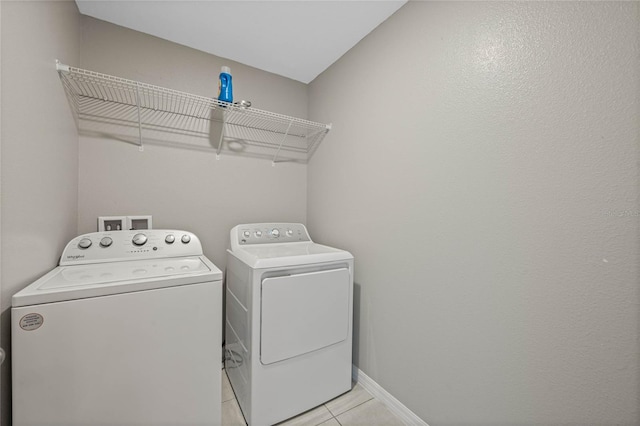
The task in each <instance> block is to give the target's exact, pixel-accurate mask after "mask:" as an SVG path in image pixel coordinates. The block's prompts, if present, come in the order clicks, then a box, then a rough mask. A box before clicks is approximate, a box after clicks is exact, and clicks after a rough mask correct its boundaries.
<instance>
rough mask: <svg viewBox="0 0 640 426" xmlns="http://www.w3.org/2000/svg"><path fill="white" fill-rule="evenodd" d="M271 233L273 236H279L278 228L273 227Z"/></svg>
mask: <svg viewBox="0 0 640 426" xmlns="http://www.w3.org/2000/svg"><path fill="white" fill-rule="evenodd" d="M271 235H273V237H274V238H278V237H279V236H280V230H278V229H276V228H273V229H272V230H271Z"/></svg>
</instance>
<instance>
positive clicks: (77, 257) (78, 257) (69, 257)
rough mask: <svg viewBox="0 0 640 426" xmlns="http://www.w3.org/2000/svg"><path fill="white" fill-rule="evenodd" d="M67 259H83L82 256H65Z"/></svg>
mask: <svg viewBox="0 0 640 426" xmlns="http://www.w3.org/2000/svg"><path fill="white" fill-rule="evenodd" d="M67 259H72V260H76V259H84V254H75V255H67Z"/></svg>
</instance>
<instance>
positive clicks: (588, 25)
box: [307, 2, 640, 426]
mask: <svg viewBox="0 0 640 426" xmlns="http://www.w3.org/2000/svg"><path fill="white" fill-rule="evenodd" d="M639 29H640V17H639V6H638V3H637V2H629V3H626V2H612V3H600V2H575V3H572V2H530V3H515V2H495V3H484V2H469V3H461V2H409V3H408V4H407V5H405V6H404V7H403V8H401V9H400V10H399V11H398V12H397V13H396V14H395V15H394V16H392V17H391V18H390V19H389V20H387V21H386V22H384V23H383V24H382V25H381V26H380V27H378V28H377V29H376V30H375V31H374V32H373V33H372V34H370V35H369V36H368V37H366V38H365V39H364V40H363V41H362V42H360V43H359V44H358V45H357V46H356V47H355V48H353V49H352V50H351V51H349V52H348V53H347V54H346V55H344V56H343V57H342V58H341V59H340V60H339V61H338V62H337V63H335V64H334V65H333V66H332V67H330V68H329V69H328V70H327V71H325V72H324V73H323V74H322V75H321V76H320V77H319V78H317V79H316V80H315V81H314V82H313V83H312V84H311V86H310V93H309V99H310V107H309V114H310V119H312V120H316V121H326V122H330V121H331V122H333V125H334V126H333V130H332V132H331V133H330V134H329V136H328V137H327V138H326V139H325V142H324V143H323V145H322V146H320V148H319V150H318V151H317V152H316V155H315V157H314V158H313V159H312V161H311V163H310V164H309V166H308V180H309V187H308V200H309V201H308V208H307V211H308V223H309V227H310V232H311V234H312V235H314V236H315V237H316V239H318V240H320V242H324V243H327V244H330V245H336V246H339V247H343V248H346V249H348V250H350V251H351V252H352V253H353V254H354V255H355V259H356V262H355V265H356V267H355V270H356V276H355V279H356V318H355V324H356V325H355V327H356V330H355V331H356V333H357V336H356V342H355V354H354V355H355V362H356V364H357V365H358V367H359V368H360V369H362V370H363V371H364V372H365V373H366V374H367V375H369V376H371V377H372V378H373V379H374V380H376V381H377V382H378V383H379V384H380V385H382V386H383V387H384V388H385V389H386V390H388V391H389V392H391V393H392V394H393V395H394V396H395V397H397V398H398V399H399V400H400V401H402V402H403V403H404V404H405V405H407V406H408V407H409V408H410V409H412V410H413V411H414V412H415V413H416V414H418V415H419V416H420V417H422V418H423V419H424V420H425V421H427V422H428V423H429V424H430V425H432V426H436V425H462V424H468V425H498V424H501V425H524V424H527V425H532V424H536V425H537V424H540V425H541V424H544V425H561V424H575V425H578V424H579V425H613V424H616V425H637V424H638V423H639V422H640V414H639V413H638V407H639V403H638V402H639V396H640V395H639V384H640V376H639V372H638V366H639V362H638V350H639V346H638V331H639V329H638V328H639V324H638V296H639V293H638V278H639V273H638V255H640V250H639V245H638V236H639V232H638V231H639V227H638V215H640V213H639V212H640V208H639V202H638V177H639V176H638V161H639V144H638V142H639V141H640V101H639V96H640V94H639V93H640V63H639V47H640V34H639V31H640V30H639Z"/></svg>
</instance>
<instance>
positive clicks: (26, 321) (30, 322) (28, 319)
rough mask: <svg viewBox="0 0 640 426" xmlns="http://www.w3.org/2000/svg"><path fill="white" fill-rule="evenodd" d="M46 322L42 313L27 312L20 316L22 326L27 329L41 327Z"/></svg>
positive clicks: (31, 329)
mask: <svg viewBox="0 0 640 426" xmlns="http://www.w3.org/2000/svg"><path fill="white" fill-rule="evenodd" d="M43 323H44V318H43V317H42V315H40V314H35V313H34V314H27V315H25V316H23V317H22V318H20V328H22V329H23V330H26V331H33V330H37V329H39V328H40V327H41V326H42V324H43Z"/></svg>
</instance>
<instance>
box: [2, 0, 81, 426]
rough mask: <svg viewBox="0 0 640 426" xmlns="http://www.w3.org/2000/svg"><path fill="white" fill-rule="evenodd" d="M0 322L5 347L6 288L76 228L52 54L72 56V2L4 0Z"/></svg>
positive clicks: (51, 262) (70, 133) (64, 112)
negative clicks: (0, 299)
mask: <svg viewBox="0 0 640 426" xmlns="http://www.w3.org/2000/svg"><path fill="white" fill-rule="evenodd" d="M0 7H1V8H2V81H1V84H2V101H1V102H2V103H1V107H2V135H1V136H2V137H1V140H2V147H1V149H2V167H1V169H2V175H1V180H2V194H1V196H2V198H1V209H2V212H1V217H2V222H1V226H2V249H1V252H2V257H1V259H0V261H1V263H2V276H1V280H2V281H1V284H0V285H1V289H0V290H1V292H2V305H1V306H0V310H1V311H2V317H1V320H2V329H1V333H0V334H1V338H0V345H1V346H2V347H4V348H5V349H7V350H9V349H10V314H9V307H10V306H11V296H12V295H13V294H14V293H16V292H17V291H19V290H20V289H22V288H23V287H25V286H26V285H28V284H30V283H31V282H32V281H33V280H35V279H36V278H38V277H40V276H41V275H43V274H45V273H46V272H48V271H49V270H50V269H51V268H53V267H54V266H55V265H56V264H57V262H58V258H59V256H60V252H61V251H62V249H63V247H64V245H65V244H66V243H67V241H68V240H69V239H71V238H72V237H73V236H74V235H75V234H76V227H77V203H78V198H77V194H78V136H77V133H76V128H75V124H74V122H73V119H72V116H71V113H70V111H69V108H68V106H67V99H66V97H65V95H64V91H63V89H62V84H61V83H60V80H59V78H58V73H57V72H56V70H55V60H56V58H60V59H66V60H68V61H77V60H78V59H79V41H80V23H79V18H80V14H79V13H78V10H77V7H76V5H75V3H74V2H49V1H43V2H39V1H31V2H18V1H15V2H14V1H3V2H0ZM1 382H2V401H1V404H0V423H1V424H2V425H3V426H4V425H8V424H9V418H10V403H9V401H10V392H9V391H10V386H11V382H10V363H9V362H5V363H4V364H3V366H2V373H1Z"/></svg>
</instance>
